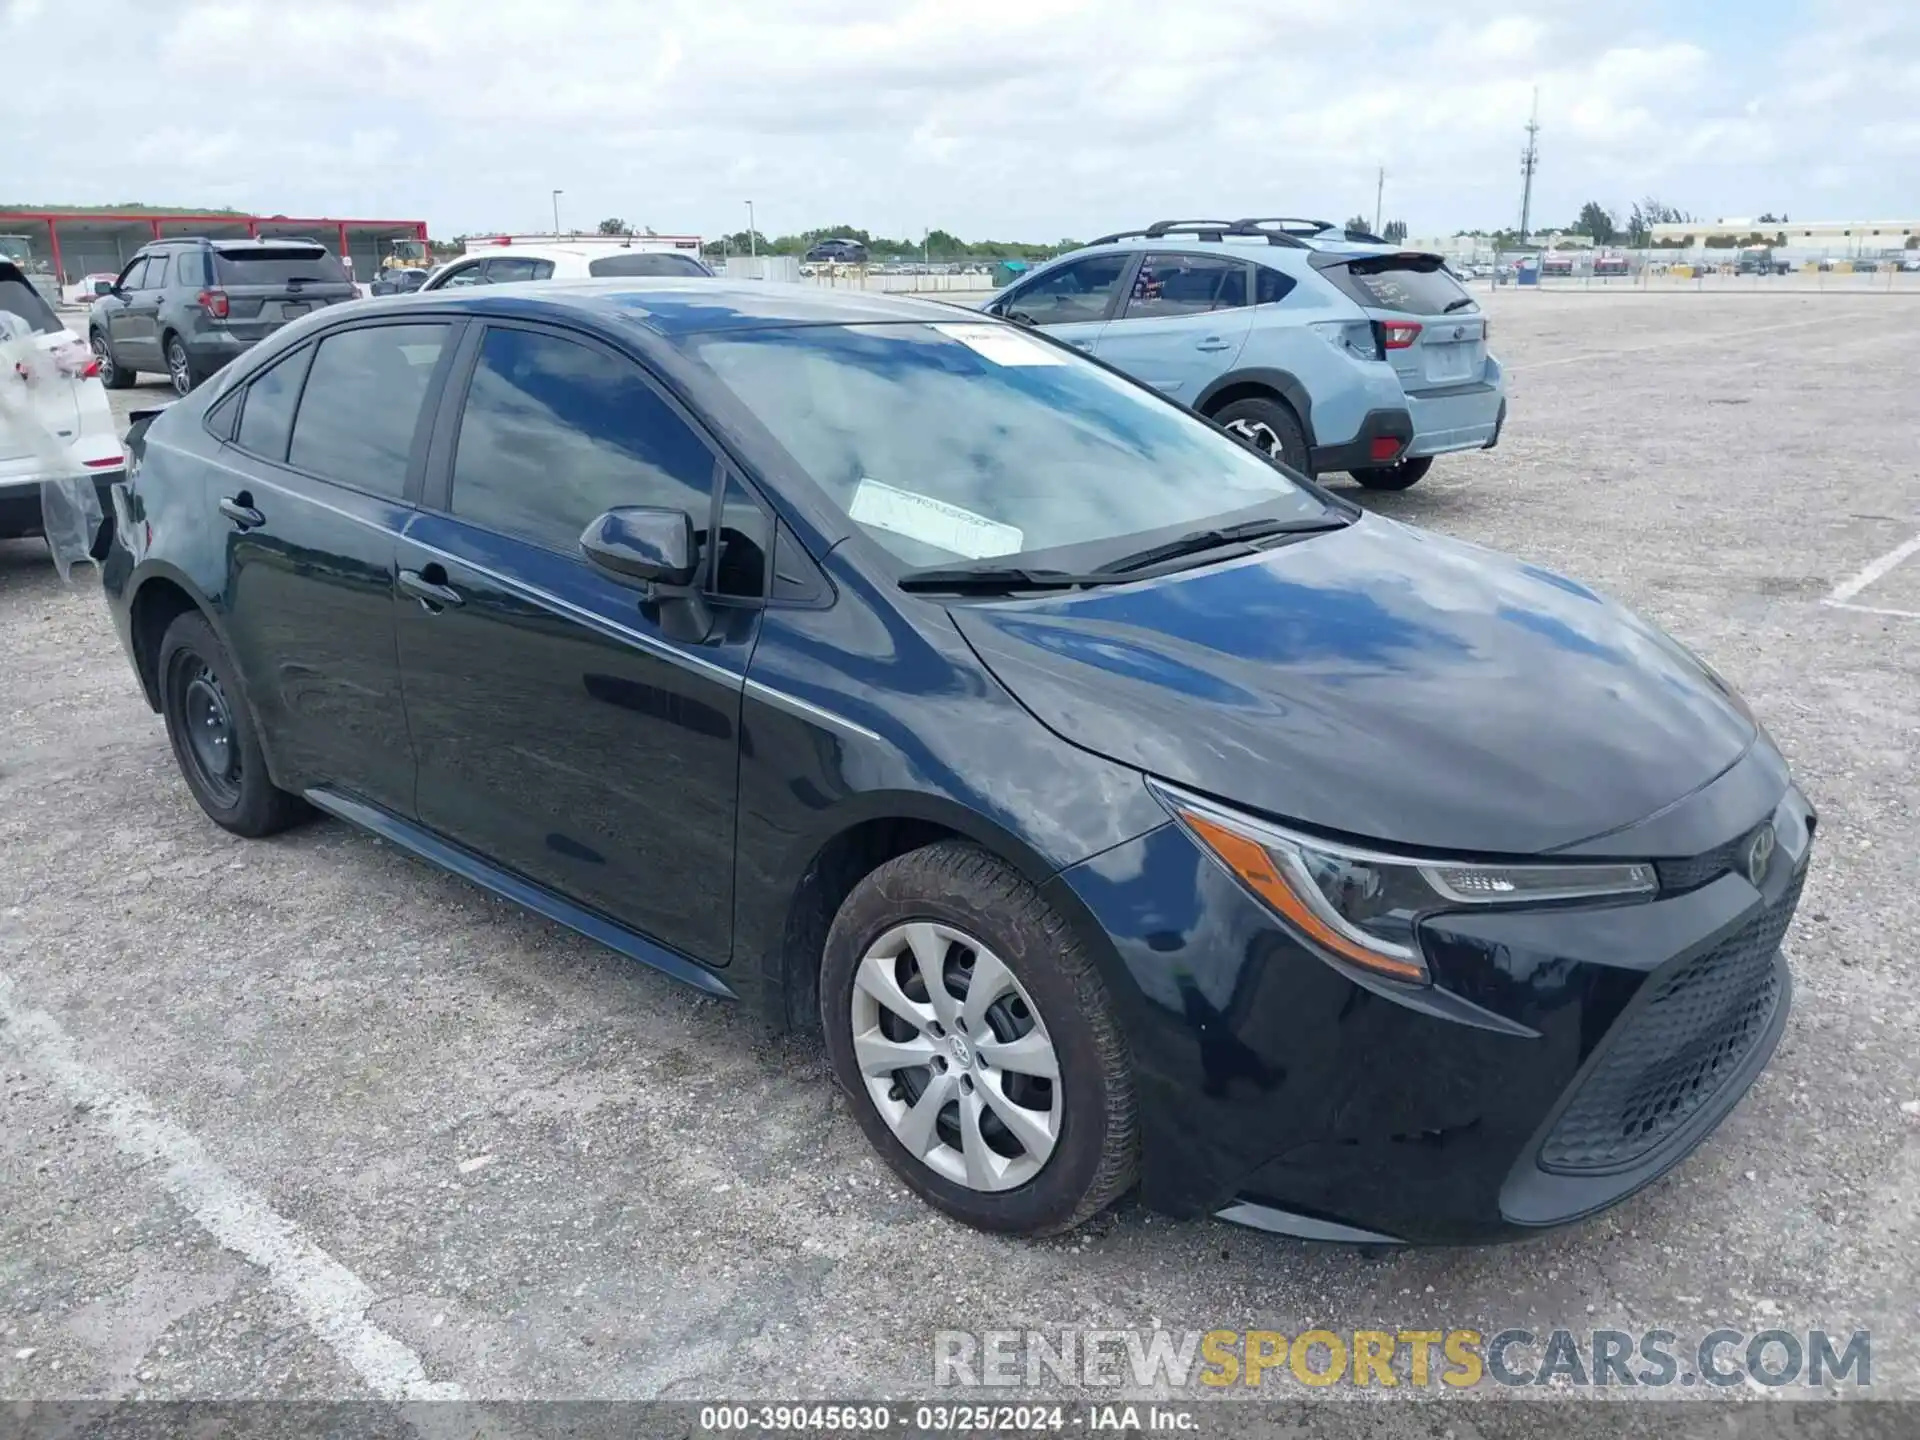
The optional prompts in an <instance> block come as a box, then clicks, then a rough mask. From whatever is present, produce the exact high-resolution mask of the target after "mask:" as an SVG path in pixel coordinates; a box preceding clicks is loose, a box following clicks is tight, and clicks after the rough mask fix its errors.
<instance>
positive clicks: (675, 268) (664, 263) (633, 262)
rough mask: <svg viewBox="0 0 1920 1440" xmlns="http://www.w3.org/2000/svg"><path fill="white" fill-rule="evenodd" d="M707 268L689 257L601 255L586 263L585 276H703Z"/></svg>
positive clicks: (648, 253)
mask: <svg viewBox="0 0 1920 1440" xmlns="http://www.w3.org/2000/svg"><path fill="white" fill-rule="evenodd" d="M707 273H708V271H707V267H706V266H704V265H702V264H701V263H700V262H699V261H698V260H695V259H694V258H693V257H692V256H690V255H662V254H658V253H653V252H647V253H643V254H639V255H602V256H601V257H600V258H599V259H597V260H591V261H589V262H588V263H587V274H589V275H592V276H595V277H596V278H605V277H607V276H616V275H705V274H707Z"/></svg>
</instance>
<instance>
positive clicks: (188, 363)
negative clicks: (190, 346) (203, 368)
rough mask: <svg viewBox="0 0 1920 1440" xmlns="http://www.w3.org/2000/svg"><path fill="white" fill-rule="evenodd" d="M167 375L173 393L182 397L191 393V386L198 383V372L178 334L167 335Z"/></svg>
mask: <svg viewBox="0 0 1920 1440" xmlns="http://www.w3.org/2000/svg"><path fill="white" fill-rule="evenodd" d="M167 375H168V377H169V378H170V379H172V381H173V393H174V394H176V395H179V396H182V397H184V396H187V395H190V394H192V393H193V387H194V386H196V385H198V384H199V383H200V372H199V371H198V370H196V369H195V368H194V364H193V357H192V356H191V355H189V354H187V345H186V342H185V341H184V340H182V339H181V338H180V337H179V336H178V335H169V336H168V337H167Z"/></svg>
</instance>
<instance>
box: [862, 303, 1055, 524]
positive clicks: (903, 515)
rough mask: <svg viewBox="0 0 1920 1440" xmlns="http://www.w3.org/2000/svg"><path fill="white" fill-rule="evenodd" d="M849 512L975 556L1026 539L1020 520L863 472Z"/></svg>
mask: <svg viewBox="0 0 1920 1440" xmlns="http://www.w3.org/2000/svg"><path fill="white" fill-rule="evenodd" d="M956 328H958V327H956ZM847 514H849V515H851V516H852V517H853V518H854V520H856V521H857V522H858V523H860V524H862V525H871V526H872V527H873V528H874V529H876V530H888V531H891V532H892V533H893V534H895V535H904V536H906V537H907V538H908V539H909V540H918V541H920V543H921V544H923V545H933V546H937V547H938V548H939V549H942V550H947V551H950V552H952V553H953V554H955V555H964V556H966V557H967V559H969V560H980V559H984V558H985V557H987V556H989V555H1011V554H1013V553H1014V552H1015V551H1016V550H1018V549H1020V547H1021V546H1022V545H1023V544H1025V543H1026V536H1025V535H1024V534H1023V533H1022V531H1021V530H1020V528H1019V527H1018V526H1015V525H1002V524H1001V523H1000V522H999V521H998V520H989V519H988V518H987V517H986V516H985V515H976V514H974V513H973V511H971V510H963V509H961V508H960V507H959V506H958V505H949V504H948V503H947V502H946V501H944V500H936V499H934V498H933V497H932V496H931V495H918V494H915V493H914V492H913V491H911V490H901V489H898V488H896V487H894V486H892V485H885V484H882V483H881V482H880V481H878V480H868V479H865V478H862V480H861V481H860V483H859V485H858V486H856V487H855V488H854V492H853V503H852V504H851V505H849V506H848V507H847Z"/></svg>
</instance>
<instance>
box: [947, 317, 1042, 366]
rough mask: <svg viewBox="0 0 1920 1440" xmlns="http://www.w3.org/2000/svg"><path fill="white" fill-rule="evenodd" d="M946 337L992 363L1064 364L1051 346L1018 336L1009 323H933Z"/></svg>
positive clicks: (1026, 336) (1028, 337) (1031, 338)
mask: <svg viewBox="0 0 1920 1440" xmlns="http://www.w3.org/2000/svg"><path fill="white" fill-rule="evenodd" d="M933 328H934V329H935V330H938V331H939V332H940V333H941V334H942V335H945V336H946V337H947V338H948V339H949V340H958V341H959V342H960V343H961V344H962V345H965V346H966V347H967V348H968V349H969V350H972V351H974V352H976V353H978V354H980V355H984V356H986V357H987V359H989V360H991V361H993V363H994V364H996V365H1064V364H1066V363H1067V357H1066V356H1064V355H1062V354H1061V353H1060V352H1059V351H1058V350H1055V349H1054V348H1053V347H1052V346H1051V345H1042V344H1041V343H1040V342H1039V341H1038V340H1036V339H1034V338H1033V337H1032V336H1031V335H1022V334H1021V333H1020V332H1019V331H1018V330H1015V329H1014V328H1013V327H1012V326H1010V325H935V326H934V327H933Z"/></svg>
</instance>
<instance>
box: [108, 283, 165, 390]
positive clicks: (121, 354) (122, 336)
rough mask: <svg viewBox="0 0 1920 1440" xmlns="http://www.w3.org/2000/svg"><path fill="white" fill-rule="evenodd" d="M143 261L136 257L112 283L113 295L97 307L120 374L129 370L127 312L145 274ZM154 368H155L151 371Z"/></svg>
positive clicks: (130, 345)
mask: <svg viewBox="0 0 1920 1440" xmlns="http://www.w3.org/2000/svg"><path fill="white" fill-rule="evenodd" d="M146 269H147V257H146V256H144V255H136V256H134V258H133V262H132V263H131V264H130V265H128V266H127V268H126V269H125V270H122V271H121V272H120V278H119V279H117V280H115V281H114V282H113V293H112V294H111V295H110V296H108V297H107V298H106V299H105V300H102V301H101V302H100V304H101V317H100V318H101V320H102V321H103V322H104V324H105V326H106V331H107V339H108V340H109V341H111V342H112V344H113V353H114V357H115V361H114V363H115V364H117V365H119V366H120V367H121V368H122V369H123V370H128V369H132V368H133V361H134V351H133V343H132V342H133V327H132V322H131V321H130V320H129V319H128V316H127V309H128V307H129V306H130V305H132V303H133V298H134V295H135V294H136V293H137V290H138V287H139V285H140V277H141V276H142V275H143V274H145V273H146ZM155 368H158V367H155Z"/></svg>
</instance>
